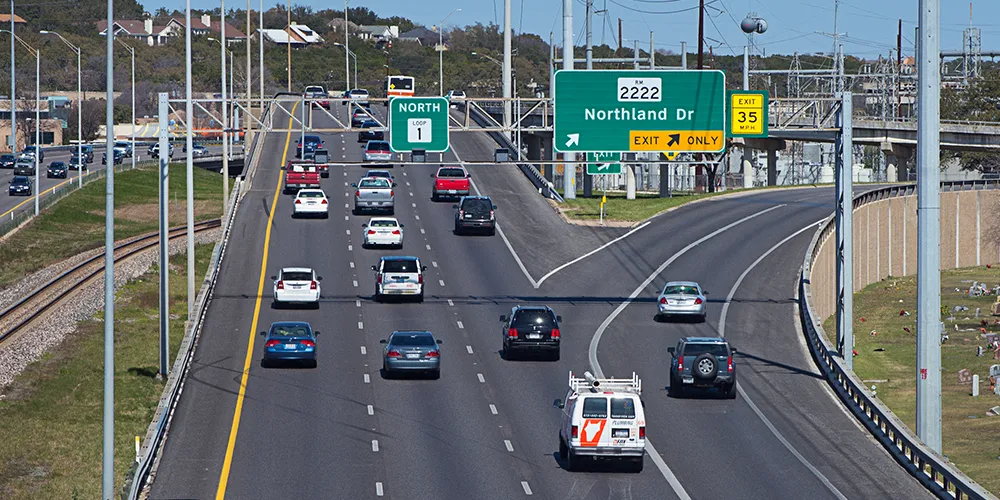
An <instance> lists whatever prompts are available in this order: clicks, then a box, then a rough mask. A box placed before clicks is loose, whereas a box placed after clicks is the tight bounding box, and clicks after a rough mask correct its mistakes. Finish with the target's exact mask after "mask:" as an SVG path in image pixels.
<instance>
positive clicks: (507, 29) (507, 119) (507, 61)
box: [503, 0, 521, 158]
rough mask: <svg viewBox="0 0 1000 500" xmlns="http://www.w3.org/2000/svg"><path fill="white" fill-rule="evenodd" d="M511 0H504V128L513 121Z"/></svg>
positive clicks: (519, 155)
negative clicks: (511, 100)
mask: <svg viewBox="0 0 1000 500" xmlns="http://www.w3.org/2000/svg"><path fill="white" fill-rule="evenodd" d="M510 1H511V0H503V126H504V128H509V127H510V123H511V116H510V109H511V103H510V99H511V97H512V96H513V93H512V92H511V89H510V83H511V69H510V66H511V63H512V62H513V61H511V54H510V51H511V47H510V45H511V28H512V26H511V25H510ZM504 133H505V134H510V132H509V131H507V132H504ZM517 157H518V158H520V157H521V152H520V151H518V153H517Z"/></svg>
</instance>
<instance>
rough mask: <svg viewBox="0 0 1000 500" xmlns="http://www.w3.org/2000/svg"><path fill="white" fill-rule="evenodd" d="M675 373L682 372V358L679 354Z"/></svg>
mask: <svg viewBox="0 0 1000 500" xmlns="http://www.w3.org/2000/svg"><path fill="white" fill-rule="evenodd" d="M677 371H679V372H680V371H684V356H683V355H681V354H678V355H677Z"/></svg>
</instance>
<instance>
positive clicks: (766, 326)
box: [151, 108, 929, 500]
mask: <svg viewBox="0 0 1000 500" xmlns="http://www.w3.org/2000/svg"><path fill="white" fill-rule="evenodd" d="M376 111H378V112H381V111H382V110H381V109H377V108H376ZM294 135H295V134H292V137H289V136H288V135H287V134H283V133H272V134H271V135H270V136H269V137H268V139H267V141H268V142H267V144H266V147H265V148H264V150H263V151H264V153H263V154H264V155H265V156H263V157H262V162H261V164H260V165H261V166H260V168H261V171H260V172H258V175H256V177H255V180H254V185H253V186H252V189H251V191H250V193H249V194H248V195H247V198H245V199H244V200H243V204H242V206H241V208H240V212H239V213H238V214H237V216H236V222H235V226H234V229H233V231H232V235H231V239H230V242H229V245H230V246H229V248H228V249H227V255H226V257H225V259H224V261H223V263H222V273H221V275H220V277H219V281H218V284H217V287H216V290H215V293H214V297H213V301H212V304H211V306H210V308H209V311H208V315H207V319H206V322H205V325H204V327H203V330H202V334H201V338H200V340H199V344H198V347H197V351H196V353H195V357H194V360H193V364H192V366H191V370H190V372H189V375H188V378H187V381H186V383H185V386H184V390H183V394H182V397H181V400H180V404H179V406H178V408H177V409H176V412H175V414H174V417H173V422H172V424H171V428H170V430H169V433H168V439H167V441H166V445H165V449H164V451H163V453H162V456H161V459H160V463H159V466H158V470H157V471H156V475H155V480H154V483H153V487H152V493H151V498H155V499H166V498H171V499H172V498H210V497H213V496H216V495H217V494H218V493H225V495H226V496H227V497H229V498H338V499H339V498H343V499H361V498H377V497H379V496H384V497H389V498H400V499H402V498H406V499H428V500H431V499H433V500H438V499H455V500H465V499H472V498H475V499H510V498H522V497H526V496H534V497H540V498H553V499H589V500H598V499H616V500H617V499H623V500H624V499H637V500H638V499H653V498H655V499H670V498H697V499H702V498H704V499H718V498H740V499H758V498H759V499H773V498H809V499H819V498H888V497H893V498H908V499H909V498H927V497H929V494H927V492H926V491H925V490H924V489H923V488H922V487H921V486H920V485H919V484H918V483H917V482H916V481H915V480H914V479H912V478H911V477H910V476H909V474H908V473H907V472H906V471H904V470H903V469H902V468H901V467H899V466H898V465H897V464H896V462H895V461H894V460H893V459H892V458H891V457H890V456H889V454H888V453H887V452H885V451H884V450H883V449H882V448H881V446H880V445H878V444H877V443H876V442H874V441H873V440H872V439H871V438H870V437H869V435H868V434H867V433H866V432H865V431H864V430H863V429H861V427H860V426H859V425H858V424H856V423H855V421H854V419H853V418H852V417H851V416H849V415H848V414H847V413H846V412H845V411H844V410H843V409H842V407H841V405H840V403H839V402H838V401H837V400H836V399H835V397H834V396H832V394H831V392H830V391H829V389H828V388H827V385H826V382H825V381H824V380H822V379H821V378H820V375H819V374H818V371H817V369H816V368H815V366H814V363H813V362H812V360H811V359H810V357H809V354H808V352H807V350H806V347H805V345H804V343H803V341H802V340H801V338H802V337H801V333H800V332H799V331H798V330H797V328H796V325H795V317H794V315H793V313H794V303H795V302H794V301H795V299H794V291H795V288H796V286H795V277H796V271H797V269H798V267H799V265H800V264H801V260H802V255H803V252H804V250H805V246H806V245H807V244H808V240H809V237H810V236H811V234H812V230H813V229H812V227H814V226H815V224H816V223H817V222H818V221H819V220H820V219H822V218H824V217H826V216H828V215H829V214H830V212H831V210H832V206H833V192H832V189H829V188H814V189H789V190H780V191H772V192H758V193H749V194H746V195H743V196H739V197H732V198H718V199H714V200H712V201H707V202H703V203H696V204H692V205H690V206H685V207H683V208H681V209H679V210H676V211H674V212H671V213H670V214H669V215H665V216H661V217H658V218H656V219H654V220H653V221H652V222H651V223H650V224H649V225H647V226H644V227H643V228H641V229H638V230H636V231H634V232H632V233H631V234H628V236H625V237H623V238H621V239H619V240H618V241H616V242H614V243H611V244H610V245H608V246H607V247H606V248H604V249H602V250H600V251H597V252H595V253H593V254H590V255H587V254H588V253H589V252H591V251H592V250H594V249H596V248H599V247H600V246H601V245H603V244H605V243H607V242H611V241H612V240H614V239H616V238H619V237H621V236H624V235H625V234H626V231H625V230H602V229H587V228H578V227H569V226H566V225H565V224H564V223H563V222H561V221H560V220H559V219H558V217H557V216H556V214H555V213H554V212H553V211H552V209H551V208H550V207H547V206H545V205H546V202H545V201H544V200H541V199H540V198H539V197H538V195H537V193H536V192H533V189H532V187H531V185H530V183H529V182H528V181H527V180H526V179H524V177H523V175H522V174H521V173H520V172H519V171H517V170H516V169H514V168H509V167H486V166H478V167H471V168H470V170H471V172H472V173H473V180H474V182H475V185H476V188H477V189H478V190H480V191H481V192H482V193H483V194H487V195H492V196H494V200H495V202H496V203H497V205H498V206H499V208H498V219H499V221H500V228H501V231H500V232H498V234H497V235H496V236H494V237H488V236H461V237H460V236H456V235H454V234H452V231H451V229H452V226H453V217H454V215H453V214H454V210H453V209H452V204H453V202H451V201H445V202H437V203H434V202H431V201H430V188H431V180H430V178H429V176H430V175H431V174H432V173H433V172H434V169H435V168H436V166H437V165H436V164H428V165H419V166H406V167H401V166H397V167H395V168H394V169H393V175H394V176H395V178H396V182H397V183H398V187H397V188H396V189H395V192H396V217H397V218H399V219H400V222H402V223H403V224H405V229H404V232H405V233H404V236H405V242H404V247H403V249H402V250H370V249H363V248H361V242H362V233H361V231H362V227H361V224H362V223H363V222H365V221H367V216H354V215H352V214H351V211H350V207H351V206H352V201H353V198H352V197H351V195H352V194H353V190H352V189H351V188H350V187H349V186H348V184H349V183H351V182H356V181H357V179H358V178H359V177H360V176H361V175H362V174H363V171H364V168H363V167H360V166H350V167H341V168H333V169H332V170H331V177H330V178H329V179H324V180H323V188H324V190H325V191H326V192H327V195H328V196H329V197H330V199H331V205H330V207H331V208H330V218H329V219H327V220H321V219H309V220H301V219H292V218H291V217H290V214H291V211H292V206H291V200H292V197H290V196H287V195H281V194H277V189H278V187H279V184H280V182H279V179H280V175H281V172H280V170H279V169H278V166H279V165H280V164H282V160H283V158H285V157H286V154H287V156H288V157H291V156H292V155H294V149H295V141H296V140H297V138H296V137H294ZM356 137H357V136H356V134H354V133H348V134H343V137H342V136H341V134H328V135H326V136H325V137H324V140H325V141H326V143H327V149H329V150H330V152H331V154H332V155H336V154H338V153H340V154H342V155H343V157H344V158H345V159H346V160H348V161H358V160H359V159H360V148H359V147H358V143H357V142H356ZM495 147H496V145H495V143H491V141H490V140H489V138H487V137H484V136H483V135H481V134H471V133H455V134H453V135H452V149H453V153H449V154H447V155H446V157H445V161H448V162H450V161H455V160H456V158H455V154H457V155H458V157H459V158H460V157H462V156H474V155H478V154H486V153H487V152H489V151H492V149H494V148H495ZM810 226H812V227H810ZM807 227H809V228H808V229H804V228H807ZM796 233H797V234H798V235H797V236H794V237H791V238H789V236H790V235H793V234H796ZM781 241H785V242H784V244H782V245H779V246H777V247H775V244H776V243H778V242H781ZM772 249H773V250H772ZM769 250H771V253H769V254H768V255H767V256H766V257H765V258H763V259H761V260H759V263H758V264H757V265H756V266H755V267H753V268H752V269H750V271H749V272H746V274H745V279H743V280H742V283H741V284H740V286H739V288H737V289H736V290H735V293H734V294H733V297H732V301H731V302H730V303H729V309H728V312H727V317H726V324H725V327H724V329H725V335H726V336H727V337H728V338H729V339H730V340H731V341H732V342H733V345H734V346H735V347H737V348H738V349H739V350H740V353H741V354H740V355H739V356H738V357H737V359H736V363H737V370H738V376H739V384H740V389H741V391H740V395H739V397H738V398H737V399H736V400H725V399H720V398H717V397H713V396H710V395H709V396H699V395H691V396H690V397H687V398H683V399H674V398H669V397H667V391H666V386H667V385H668V380H669V375H668V365H669V356H668V354H667V352H666V348H667V347H669V346H673V345H674V344H675V343H676V341H677V339H678V338H679V337H681V336H684V335H716V334H717V333H718V332H719V331H720V329H722V327H721V325H720V314H721V309H722V307H723V305H724V304H723V303H724V302H725V301H726V300H725V299H726V297H727V296H728V295H729V293H730V291H731V290H732V289H733V286H734V284H736V283H737V280H738V279H739V278H740V277H741V275H743V274H744V272H745V271H747V269H748V268H751V265H752V264H754V262H755V261H758V258H759V257H761V255H763V254H765V253H766V252H768V251H769ZM515 252H516V255H517V258H515V257H514V255H515ZM400 254H401V255H415V256H418V257H420V259H421V260H422V261H423V263H424V264H425V265H427V266H428V270H427V272H426V273H425V293H426V301H425V302H424V303H423V304H416V303H413V304H409V303H388V304H379V303H375V302H373V301H372V294H373V291H374V277H373V273H372V272H371V271H370V270H369V266H371V265H372V264H375V263H376V262H378V258H379V256H381V255H400ZM579 257H583V258H582V259H581V260H578V261H576V262H573V263H571V264H569V265H568V266H563V267H562V268H561V269H559V268H560V267H561V265H562V264H564V263H567V262H572V261H574V260H575V259H577V258H579ZM519 262H520V263H519ZM285 266H310V267H313V268H315V269H316V270H317V271H318V273H319V275H320V276H322V277H324V280H323V282H322V288H323V298H322V301H321V302H322V303H321V307H320V308H319V309H318V310H275V309H272V308H271V306H270V303H271V280H270V279H269V276H271V275H274V274H276V272H277V270H278V269H279V268H280V267H285ZM554 269H558V271H557V272H555V273H551V271H553V270H554ZM550 273H551V274H550ZM543 277H544V279H543ZM671 279H693V280H697V281H700V282H701V283H702V284H703V285H704V287H705V288H706V289H707V290H709V291H710V292H711V295H710V296H709V299H710V304H709V317H708V321H707V322H706V323H704V324H673V323H657V322H655V321H654V320H653V315H654V312H655V310H656V306H655V303H654V300H655V296H656V294H657V292H658V289H659V288H660V287H662V285H663V283H664V282H665V281H667V280H671ZM645 282H649V284H648V286H642V285H643V283H645ZM630 297H632V298H633V299H632V300H630ZM516 304H548V305H549V306H551V307H552V308H553V309H555V310H556V312H557V313H558V314H560V315H562V317H563V323H562V324H561V325H560V326H561V330H562V342H563V345H562V356H561V360H560V361H556V362H551V361H517V362H514V361H506V360H503V359H501V358H500V356H499V349H500V343H501V331H500V323H499V322H498V321H497V319H498V317H499V315H501V314H505V313H508V311H509V310H510V307H512V306H513V305H516ZM281 320H304V321H309V322H310V323H311V324H312V325H313V327H314V328H315V329H317V330H319V331H321V332H322V335H321V336H320V337H319V339H318V342H317V345H318V353H319V364H318V367H317V368H315V369H297V368H266V369H265V368H262V367H261V366H260V357H261V349H262V342H261V340H260V339H261V337H260V336H259V335H257V334H256V333H257V332H260V331H262V330H266V329H267V327H268V325H270V323H271V322H273V321H281ZM602 325H603V327H602ZM395 329H428V330H431V331H433V332H434V333H435V335H436V336H437V337H438V338H440V339H442V340H443V341H444V344H443V345H442V375H441V378H440V380H410V379H404V380H385V379H383V378H382V377H381V376H380V374H379V368H380V367H381V353H382V348H381V345H380V344H379V342H378V341H379V340H380V339H383V338H386V337H387V336H388V334H389V333H391V332H392V331H393V330H395ZM592 356H593V357H596V359H597V361H598V362H599V363H600V367H601V369H602V370H603V372H604V374H605V375H606V376H620V377H627V376H630V375H631V373H632V372H633V371H635V372H637V373H638V374H639V375H640V377H642V379H643V387H644V394H643V399H644V402H645V409H646V416H647V421H648V423H647V437H648V439H649V442H650V443H651V444H652V445H653V446H652V447H651V448H649V450H650V451H651V452H652V450H654V449H655V452H656V456H655V457H653V456H649V455H647V457H646V467H645V469H644V471H643V472H641V473H639V474H632V473H627V472H623V471H620V470H618V469H615V468H614V467H611V468H607V467H604V466H600V465H599V466H597V467H595V468H594V469H593V470H591V471H585V472H574V473H571V472H568V471H566V470H565V469H564V464H562V463H561V462H560V461H559V460H558V459H557V448H558V439H557V432H558V427H559V422H560V412H559V411H558V410H555V409H553V408H552V401H553V399H555V398H562V397H564V396H565V394H566V391H567V386H566V382H567V375H568V372H569V371H570V370H573V371H574V372H576V373H582V372H583V371H584V370H588V369H593V368H592V366H591V357H592ZM245 369H246V370H247V371H246V373H244V370H245ZM234 410H235V411H234Z"/></svg>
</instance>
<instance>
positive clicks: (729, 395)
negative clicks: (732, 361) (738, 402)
mask: <svg viewBox="0 0 1000 500" xmlns="http://www.w3.org/2000/svg"><path fill="white" fill-rule="evenodd" d="M726 399H736V382H733V383H732V384H729V386H727V387H726Z"/></svg>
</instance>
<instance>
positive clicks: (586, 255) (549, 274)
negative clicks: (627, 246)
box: [535, 221, 650, 288]
mask: <svg viewBox="0 0 1000 500" xmlns="http://www.w3.org/2000/svg"><path fill="white" fill-rule="evenodd" d="M649 224H650V222H649V221H646V222H643V223H642V224H639V226H637V227H636V228H635V229H632V230H631V231H629V232H627V233H625V234H623V235H621V236H619V237H617V238H615V239H613V240H611V241H609V242H607V243H605V244H603V245H601V246H599V247H597V248H595V249H593V250H591V251H589V252H587V253H585V254H583V255H581V256H579V257H577V258H575V259H573V260H571V261H569V262H567V263H565V264H563V265H561V266H559V267H557V268H555V269H553V270H551V271H549V272H548V274H546V275H545V276H542V278H541V279H539V280H538V283H537V286H535V288H538V287H539V286H541V285H542V283H543V282H544V281H545V280H547V279H549V276H552V275H553V274H555V273H558V272H559V271H562V270H563V269H566V268H567V267H569V266H572V265H573V264H576V263H577V262H580V261H581V260H583V259H586V258H587V257H590V256H591V255H594V254H595V253H597V252H600V251H601V250H604V249H605V248H608V247H609V246H611V245H614V244H615V243H618V242H619V241H621V240H624V239H625V238H628V237H629V236H631V235H632V234H634V233H636V232H637V231H639V230H640V229H642V228H644V227H646V226H648V225H649Z"/></svg>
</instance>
